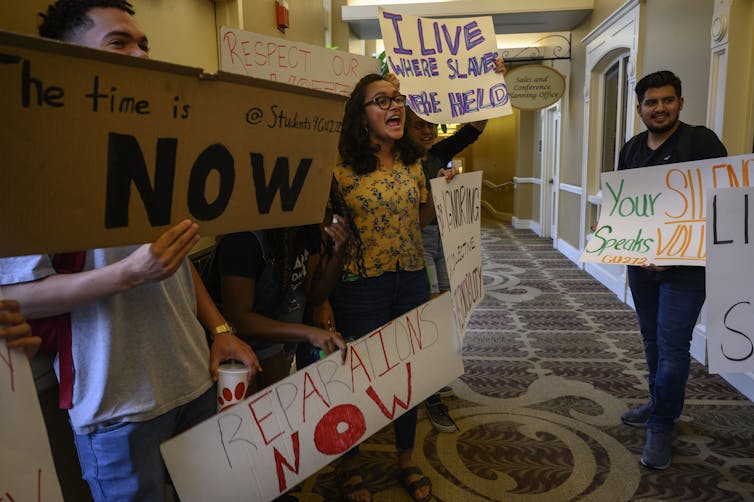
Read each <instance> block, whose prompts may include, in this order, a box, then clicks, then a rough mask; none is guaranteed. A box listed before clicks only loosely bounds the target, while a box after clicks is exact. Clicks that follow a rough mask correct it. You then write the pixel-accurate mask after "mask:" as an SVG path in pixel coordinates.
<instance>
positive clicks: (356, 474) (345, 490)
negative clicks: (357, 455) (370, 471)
mask: <svg viewBox="0 0 754 502" xmlns="http://www.w3.org/2000/svg"><path fill="white" fill-rule="evenodd" d="M338 478H339V480H340V493H341V494H342V495H343V500H346V501H347V502H371V501H372V494H371V493H369V489H368V488H367V486H366V484H364V474H363V472H362V471H361V466H360V465H359V461H358V460H355V461H354V460H348V461H344V462H343V464H342V465H341V467H340V471H339V473H338Z"/></svg>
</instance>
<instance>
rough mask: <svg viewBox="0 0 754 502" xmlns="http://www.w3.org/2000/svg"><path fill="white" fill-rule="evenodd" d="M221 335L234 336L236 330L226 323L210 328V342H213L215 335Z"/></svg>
mask: <svg viewBox="0 0 754 502" xmlns="http://www.w3.org/2000/svg"><path fill="white" fill-rule="evenodd" d="M223 333H230V334H231V335H234V334H235V333H236V330H235V329H233V326H231V325H230V324H228V323H227V322H224V323H222V324H218V325H217V326H215V327H214V328H212V340H213V341H214V339H215V337H216V336H217V335H222V334H223Z"/></svg>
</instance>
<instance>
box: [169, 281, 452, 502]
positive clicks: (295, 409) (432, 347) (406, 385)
mask: <svg viewBox="0 0 754 502" xmlns="http://www.w3.org/2000/svg"><path fill="white" fill-rule="evenodd" d="M450 311H451V309H450V299H449V297H448V295H442V296H440V297H438V298H435V299H434V300H432V301H430V302H428V303H425V304H424V305H422V306H420V307H418V308H417V309H414V310H412V311H411V312H408V313H407V314H405V315H403V316H400V317H399V318H397V319H395V320H393V321H392V322H390V323H388V324H386V325H385V326H382V327H381V328H379V329H377V330H375V331H373V332H372V333H371V334H369V335H366V336H364V337H362V338H360V339H359V340H357V341H355V342H353V343H351V344H349V346H348V355H347V356H348V357H347V360H346V362H345V364H343V363H341V360H340V357H341V356H340V354H339V353H334V354H331V355H330V356H329V357H328V358H326V359H323V360H321V361H318V362H316V363H314V364H313V365H311V366H307V367H306V368H304V369H302V370H301V371H299V372H297V373H295V374H293V375H291V376H289V377H287V378H286V379H284V380H282V381H280V382H279V383H277V384H275V385H273V386H271V387H268V388H266V389H263V390H261V391H260V392H258V393H257V394H255V395H253V396H252V397H250V398H248V399H246V400H245V401H242V402H241V403H238V404H237V405H235V406H234V407H232V408H230V409H228V410H225V411H223V412H221V413H220V414H219V415H217V416H215V417H213V418H211V419H209V420H207V421H205V422H203V423H202V424H200V425H198V426H197V427H195V428H193V429H191V430H190V431H188V432H186V433H184V434H181V435H179V436H177V437H175V438H173V439H171V440H169V441H167V442H165V443H163V445H162V447H161V449H162V455H163V458H164V459H165V463H166V465H167V467H168V470H169V471H170V476H171V478H172V480H173V482H174V484H175V487H176V489H177V490H178V495H179V496H180V498H181V500H183V501H194V500H195V501H205V500H213V501H217V502H219V501H224V500H227V501H237V500H259V501H263V500H272V499H274V498H276V497H277V496H279V495H280V494H281V493H283V492H285V491H287V490H289V489H290V488H292V487H293V486H295V485H296V484H298V483H299V482H301V481H303V480H304V479H305V478H307V477H308V476H310V475H311V474H313V473H314V472H316V471H317V470H319V469H321V468H322V467H323V466H325V465H327V464H329V463H330V462H332V461H333V460H335V459H337V458H338V457H339V456H340V455H342V454H343V453H345V452H346V451H348V450H349V449H351V448H352V447H353V446H355V445H357V444H359V443H361V442H362V441H364V440H365V439H366V438H368V437H369V436H371V435H372V434H374V433H375V432H377V431H378V430H380V429H381V428H382V427H384V426H385V425H387V424H389V423H390V422H391V421H393V420H395V419H396V418H397V417H399V416H400V415H402V414H403V413H404V412H405V411H406V410H408V409H410V408H412V407H414V406H416V405H417V404H419V403H420V402H422V401H423V400H424V399H425V398H427V397H428V396H430V395H431V394H433V393H434V392H435V391H436V390H437V389H438V388H440V387H441V386H442V385H444V384H447V383H449V382H451V381H452V380H453V379H455V378H457V377H458V376H460V375H461V374H462V373H463V362H462V360H461V354H460V348H459V347H458V343H457V339H456V336H455V332H454V330H453V323H452V322H451V319H450V315H451V314H450Z"/></svg>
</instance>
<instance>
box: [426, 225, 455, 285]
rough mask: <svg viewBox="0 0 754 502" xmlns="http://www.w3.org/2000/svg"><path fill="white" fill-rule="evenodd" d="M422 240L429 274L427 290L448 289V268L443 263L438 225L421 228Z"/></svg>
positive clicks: (443, 254)
mask: <svg viewBox="0 0 754 502" xmlns="http://www.w3.org/2000/svg"><path fill="white" fill-rule="evenodd" d="M422 242H423V243H424V263H425V265H426V266H427V275H428V276H429V292H430V293H433V294H434V293H442V292H443V291H449V290H450V279H448V268H447V266H446V265H445V253H443V250H442V240H441V239H440V227H438V226H437V225H436V224H435V225H427V226H425V227H424V228H422Z"/></svg>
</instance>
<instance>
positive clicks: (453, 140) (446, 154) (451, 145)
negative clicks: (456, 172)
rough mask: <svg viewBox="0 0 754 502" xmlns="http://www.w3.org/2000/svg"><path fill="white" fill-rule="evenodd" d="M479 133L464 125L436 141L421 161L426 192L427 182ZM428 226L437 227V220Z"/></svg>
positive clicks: (428, 186) (428, 188)
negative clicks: (425, 181)
mask: <svg viewBox="0 0 754 502" xmlns="http://www.w3.org/2000/svg"><path fill="white" fill-rule="evenodd" d="M480 134H481V133H480V132H479V131H478V130H477V128H476V127H474V126H473V125H471V124H466V125H464V126H463V127H461V128H460V129H459V130H458V131H456V132H455V134H453V135H452V136H450V137H448V138H445V139H443V140H441V141H438V142H437V143H435V144H434V145H432V148H430V149H429V151H428V152H427V159H426V160H422V170H423V171H424V177H425V178H426V180H427V190H432V185H430V183H429V181H430V180H431V179H432V178H436V177H437V173H439V172H440V169H444V168H445V167H447V165H448V162H450V160H451V159H452V158H453V157H455V155H456V154H457V153H459V152H461V151H462V150H463V149H464V148H466V147H467V146H469V145H470V144H472V143H473V142H474V141H476V140H477V138H479V135H480ZM429 224H430V225H437V218H432V221H430V222H429Z"/></svg>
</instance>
